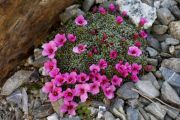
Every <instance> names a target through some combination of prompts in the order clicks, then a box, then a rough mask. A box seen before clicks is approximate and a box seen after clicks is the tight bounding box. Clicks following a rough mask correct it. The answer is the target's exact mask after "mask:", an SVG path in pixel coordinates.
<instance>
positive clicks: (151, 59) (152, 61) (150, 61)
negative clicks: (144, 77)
mask: <svg viewBox="0 0 180 120" xmlns="http://www.w3.org/2000/svg"><path fill="white" fill-rule="evenodd" d="M147 62H148V63H149V64H151V65H153V66H157V65H158V60H157V59H153V58H147Z"/></svg>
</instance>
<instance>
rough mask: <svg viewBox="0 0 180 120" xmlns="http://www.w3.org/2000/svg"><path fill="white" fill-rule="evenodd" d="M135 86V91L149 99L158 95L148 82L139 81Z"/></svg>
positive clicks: (156, 90)
mask: <svg viewBox="0 0 180 120" xmlns="http://www.w3.org/2000/svg"><path fill="white" fill-rule="evenodd" d="M135 85H136V87H137V89H139V90H140V91H141V92H143V94H145V95H146V96H148V97H150V98H155V97H158V96H159V94H160V93H159V91H158V89H156V87H155V86H154V85H153V84H152V81H150V80H139V81H138V82H137V83H136V84H135Z"/></svg>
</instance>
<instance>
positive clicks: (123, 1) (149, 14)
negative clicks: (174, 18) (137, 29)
mask: <svg viewBox="0 0 180 120" xmlns="http://www.w3.org/2000/svg"><path fill="white" fill-rule="evenodd" d="M117 4H118V5H119V8H120V10H121V11H127V15H128V16H129V17H130V18H131V19H132V21H133V23H135V24H136V25H137V26H138V25H139V21H140V19H141V18H142V17H143V18H146V19H147V21H148V23H146V24H145V25H144V28H146V29H147V28H149V27H151V26H152V24H153V23H154V21H155V19H156V17H157V16H156V8H153V7H151V6H149V5H147V4H145V3H142V2H141V0H117ZM137 11H138V12H137Z"/></svg>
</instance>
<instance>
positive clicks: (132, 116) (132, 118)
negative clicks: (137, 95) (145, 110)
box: [126, 107, 139, 120]
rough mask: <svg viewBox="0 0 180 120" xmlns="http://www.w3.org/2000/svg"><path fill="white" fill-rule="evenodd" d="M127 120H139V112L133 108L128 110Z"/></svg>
mask: <svg viewBox="0 0 180 120" xmlns="http://www.w3.org/2000/svg"><path fill="white" fill-rule="evenodd" d="M126 113H127V119H128V120H139V111H138V110H137V109H134V108H132V107H128V108H127V109H126Z"/></svg>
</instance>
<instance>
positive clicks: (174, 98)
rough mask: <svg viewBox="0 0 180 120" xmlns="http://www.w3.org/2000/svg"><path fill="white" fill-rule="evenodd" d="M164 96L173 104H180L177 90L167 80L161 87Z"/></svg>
mask: <svg viewBox="0 0 180 120" xmlns="http://www.w3.org/2000/svg"><path fill="white" fill-rule="evenodd" d="M161 96H162V98H163V99H164V100H165V101H166V102H169V103H171V104H174V105H180V98H179V96H178V94H177V92H176V91H175V90H174V89H173V88H172V87H171V86H170V85H169V84H168V83H167V81H165V82H164V83H163V85H162V87H161Z"/></svg>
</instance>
